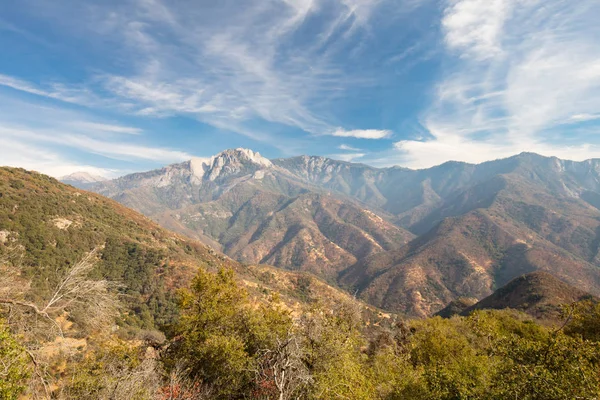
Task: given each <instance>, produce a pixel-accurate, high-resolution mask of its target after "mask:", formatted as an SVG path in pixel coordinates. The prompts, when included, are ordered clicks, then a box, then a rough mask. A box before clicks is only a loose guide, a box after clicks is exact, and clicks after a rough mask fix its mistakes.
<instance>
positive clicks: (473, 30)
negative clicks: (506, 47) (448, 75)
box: [442, 0, 519, 59]
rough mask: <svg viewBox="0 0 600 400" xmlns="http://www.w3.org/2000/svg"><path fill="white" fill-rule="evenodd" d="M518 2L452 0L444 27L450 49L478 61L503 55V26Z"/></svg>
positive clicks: (506, 0)
mask: <svg viewBox="0 0 600 400" xmlns="http://www.w3.org/2000/svg"><path fill="white" fill-rule="evenodd" d="M517 1H519V0H451V1H450V2H449V4H448V6H447V7H446V9H445V11H444V18H443V19H442V27H443V28H444V30H445V40H446V44H447V45H448V47H449V48H451V49H455V50H458V51H461V52H463V54H464V55H465V56H474V57H476V58H479V59H485V58H489V57H494V56H497V55H499V54H501V53H502V43H501V41H502V39H503V35H502V34H503V27H504V23H505V20H506V18H507V17H508V14H509V13H510V10H511V8H512V7H513V3H515V2H517Z"/></svg>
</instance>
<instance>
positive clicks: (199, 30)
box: [0, 0, 410, 140]
mask: <svg viewBox="0 0 600 400" xmlns="http://www.w3.org/2000/svg"><path fill="white" fill-rule="evenodd" d="M386 1H388V0H301V1H292V0H269V1H265V2H246V3H243V4H238V5H235V6H232V5H231V4H229V3H227V2H223V3H216V4H212V5H211V6H210V7H207V5H206V4H201V3H199V4H197V6H192V5H190V4H185V5H184V4H178V3H172V2H171V3H166V2H163V1H160V0H131V1H127V2H123V3H122V4H121V5H120V7H119V8H118V10H115V8H114V7H111V6H110V5H107V6H105V7H103V6H102V5H97V6H95V7H89V8H85V7H82V8H80V9H79V11H80V13H81V15H80V18H79V19H78V20H75V21H71V23H72V25H69V24H65V25H63V29H66V30H68V31H70V32H77V33H78V34H80V35H85V36H89V35H95V36H98V35H102V36H103V37H107V38H110V39H111V40H112V43H114V44H115V45H116V46H117V48H116V49H113V51H115V52H117V54H119V57H120V59H121V62H122V63H124V64H125V65H126V66H127V68H126V69H127V70H128V71H129V72H128V73H126V74H125V73H115V72H110V73H107V72H100V73H97V74H96V75H95V76H94V77H93V79H92V81H93V84H92V82H90V85H89V86H86V87H72V86H69V85H66V84H65V85H59V84H57V83H53V84H50V85H44V87H40V86H37V85H35V84H32V83H29V82H25V81H23V80H19V79H16V78H13V77H10V76H0V85H4V86H9V87H12V88H14V89H17V90H22V91H25V92H28V93H32V94H36V95H40V96H46V97H50V98H54V99H58V100H61V101H67V102H72V103H78V104H85V105H90V104H92V103H93V104H98V101H97V99H95V98H94V96H100V97H102V98H103V99H104V100H106V101H105V102H104V104H103V106H105V107H119V108H121V109H122V110H125V111H126V112H131V113H134V114H136V115H143V116H155V117H156V116H158V117H162V116H169V115H187V116H193V117H195V118H197V119H198V120H200V121H202V122H205V123H208V124H210V125H213V126H215V127H218V128H220V129H229V130H232V131H234V132H237V133H241V134H244V135H249V136H251V137H253V138H254V139H257V138H258V139H263V140H270V139H272V138H271V137H270V136H269V135H265V134H264V133H259V132H256V128H253V124H252V123H246V122H252V121H263V122H266V123H269V124H275V125H281V126H287V127H291V128H298V129H301V130H303V131H305V132H309V133H311V134H323V133H326V132H329V131H333V130H334V129H335V127H336V126H337V125H338V123H334V122H333V121H332V118H331V115H328V113H326V112H323V111H324V108H325V107H324V105H326V104H327V103H328V100H330V99H332V98H335V97H337V96H340V94H341V93H343V92H344V90H345V89H346V88H348V87H355V86H356V85H360V84H364V82H365V81H364V77H362V76H356V75H355V74H353V73H350V72H349V70H348V69H347V68H346V65H345V61H346V60H345V59H344V57H347V56H346V54H347V51H346V49H344V46H346V45H347V44H348V43H351V42H352V43H354V42H360V40H361V39H360V37H361V36H364V37H367V36H368V34H369V32H368V31H369V27H368V23H369V22H370V18H371V16H372V14H373V12H374V11H375V10H376V9H377V8H378V7H379V6H380V5H381V4H382V3H385V2H386ZM409 3H410V2H407V4H409ZM61 5H63V4H62V3H61V2H60V1H59V2H57V4H56V8H57V9H60V7H61ZM40 8H41V9H44V10H46V12H52V13H56V12H57V11H56V10H49V9H48V8H45V7H40ZM224 20H226V21H227V23H226V24H224V23H223V21H224ZM63 23H64V22H63ZM308 34H310V37H305V36H306V35H308ZM315 38H316V39H317V40H315ZM353 46H356V44H355V43H354V44H353ZM88 91H89V92H88ZM280 130H281V129H280ZM340 132H341V131H340ZM350 132H358V131H350ZM365 132H366V131H365ZM373 132H374V131H373Z"/></svg>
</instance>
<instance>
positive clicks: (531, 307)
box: [461, 271, 598, 319]
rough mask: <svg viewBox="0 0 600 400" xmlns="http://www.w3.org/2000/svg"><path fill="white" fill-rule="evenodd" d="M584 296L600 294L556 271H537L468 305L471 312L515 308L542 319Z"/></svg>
mask: <svg viewBox="0 0 600 400" xmlns="http://www.w3.org/2000/svg"><path fill="white" fill-rule="evenodd" d="M584 299H595V300H598V298H596V297H594V296H592V295H591V294H589V293H586V292H584V291H582V290H579V289H577V288H576V287H574V286H571V285H569V284H568V283H566V282H563V281H561V280H560V279H558V278H556V277H555V276H553V275H552V274H549V273H547V272H543V271H536V272H532V273H529V274H525V275H522V276H520V277H518V278H515V279H513V280H512V281H510V282H509V283H507V284H506V285H504V286H503V287H501V288H500V289H498V290H496V291H495V292H494V293H492V294H491V295H490V296H488V297H486V298H485V299H483V300H481V301H479V302H477V303H476V304H474V305H472V306H470V307H467V308H466V309H465V310H463V311H462V312H461V314H462V315H467V314H469V313H471V312H473V311H475V310H483V309H505V308H512V309H515V310H519V311H523V312H525V313H527V314H530V315H531V316H533V317H536V318H539V319H556V318H558V317H559V316H560V311H561V306H563V305H568V304H572V303H575V302H577V301H581V300H584Z"/></svg>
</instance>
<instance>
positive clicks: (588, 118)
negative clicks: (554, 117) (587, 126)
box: [570, 114, 600, 122]
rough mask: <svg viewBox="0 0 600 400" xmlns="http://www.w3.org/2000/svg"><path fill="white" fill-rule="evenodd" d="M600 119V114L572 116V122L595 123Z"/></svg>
mask: <svg viewBox="0 0 600 400" xmlns="http://www.w3.org/2000/svg"><path fill="white" fill-rule="evenodd" d="M597 119H600V114H575V115H571V118H570V120H571V121H574V122H585V121H594V120H597Z"/></svg>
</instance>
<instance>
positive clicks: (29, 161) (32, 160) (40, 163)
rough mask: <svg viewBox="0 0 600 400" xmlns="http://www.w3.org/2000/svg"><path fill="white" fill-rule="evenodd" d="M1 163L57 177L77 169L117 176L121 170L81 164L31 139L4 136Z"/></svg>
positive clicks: (109, 176) (106, 175) (95, 173)
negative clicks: (35, 143)
mask: <svg viewBox="0 0 600 400" xmlns="http://www.w3.org/2000/svg"><path fill="white" fill-rule="evenodd" d="M0 165H3V166H18V167H20V168H25V169H28V170H33V171H38V172H42V173H44V174H48V175H50V176H53V177H55V178H58V177H61V176H65V175H68V174H71V173H73V172H76V171H82V172H88V173H90V174H94V175H100V176H105V177H108V178H112V177H115V176H117V175H118V174H119V171H116V170H114V169H110V168H98V167H95V166H92V165H86V164H80V163H76V162H73V161H70V160H69V159H68V158H65V157H64V156H62V155H60V154H58V153H56V152H54V151H52V150H49V149H48V148H47V147H38V146H36V145H34V144H32V143H31V142H30V141H25V142H23V141H20V140H18V139H13V138H7V137H2V156H0Z"/></svg>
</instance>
